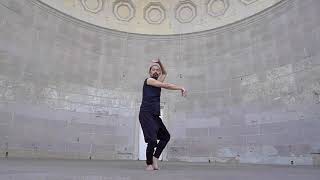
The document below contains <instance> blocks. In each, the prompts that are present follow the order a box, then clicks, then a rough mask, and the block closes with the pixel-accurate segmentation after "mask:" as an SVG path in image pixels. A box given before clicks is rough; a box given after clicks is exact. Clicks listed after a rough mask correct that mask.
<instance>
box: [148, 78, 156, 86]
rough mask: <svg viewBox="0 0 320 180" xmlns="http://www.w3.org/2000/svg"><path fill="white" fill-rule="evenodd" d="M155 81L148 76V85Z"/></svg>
mask: <svg viewBox="0 0 320 180" xmlns="http://www.w3.org/2000/svg"><path fill="white" fill-rule="evenodd" d="M156 81H157V80H155V79H153V78H151V77H149V78H148V79H147V84H148V85H151V84H153V83H155V82H156Z"/></svg>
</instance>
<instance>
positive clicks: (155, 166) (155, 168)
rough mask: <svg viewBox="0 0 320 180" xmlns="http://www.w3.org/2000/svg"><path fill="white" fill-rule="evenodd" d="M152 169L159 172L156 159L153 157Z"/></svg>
mask: <svg viewBox="0 0 320 180" xmlns="http://www.w3.org/2000/svg"><path fill="white" fill-rule="evenodd" d="M152 167H153V169H154V170H159V166H158V159H157V158H155V157H153V163H152Z"/></svg>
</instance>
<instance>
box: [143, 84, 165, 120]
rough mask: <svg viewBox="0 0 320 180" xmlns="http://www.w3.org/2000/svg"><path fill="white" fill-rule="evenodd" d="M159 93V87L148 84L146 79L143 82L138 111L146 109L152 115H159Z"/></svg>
mask: <svg viewBox="0 0 320 180" xmlns="http://www.w3.org/2000/svg"><path fill="white" fill-rule="evenodd" d="M160 95H161V88H159V87H154V86H150V85H148V84H147V79H146V80H145V81H144V83H143V92H142V103H141V106H140V111H146V112H151V113H153V114H154V115H160Z"/></svg>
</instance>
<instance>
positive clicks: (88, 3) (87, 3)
mask: <svg viewBox="0 0 320 180" xmlns="http://www.w3.org/2000/svg"><path fill="white" fill-rule="evenodd" d="M81 5H82V6H83V8H84V9H85V10H86V11H89V12H92V13H98V12H99V11H101V10H102V8H103V1H102V0H81Z"/></svg>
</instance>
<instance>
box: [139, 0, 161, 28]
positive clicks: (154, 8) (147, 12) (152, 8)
mask: <svg viewBox="0 0 320 180" xmlns="http://www.w3.org/2000/svg"><path fill="white" fill-rule="evenodd" d="M165 18H166V13H165V8H164V7H163V5H162V4H161V3H160V2H151V3H149V4H148V5H147V6H146V7H145V8H144V19H145V20H146V21H147V22H148V23H149V24H161V23H162V22H163V21H164V19H165Z"/></svg>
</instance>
